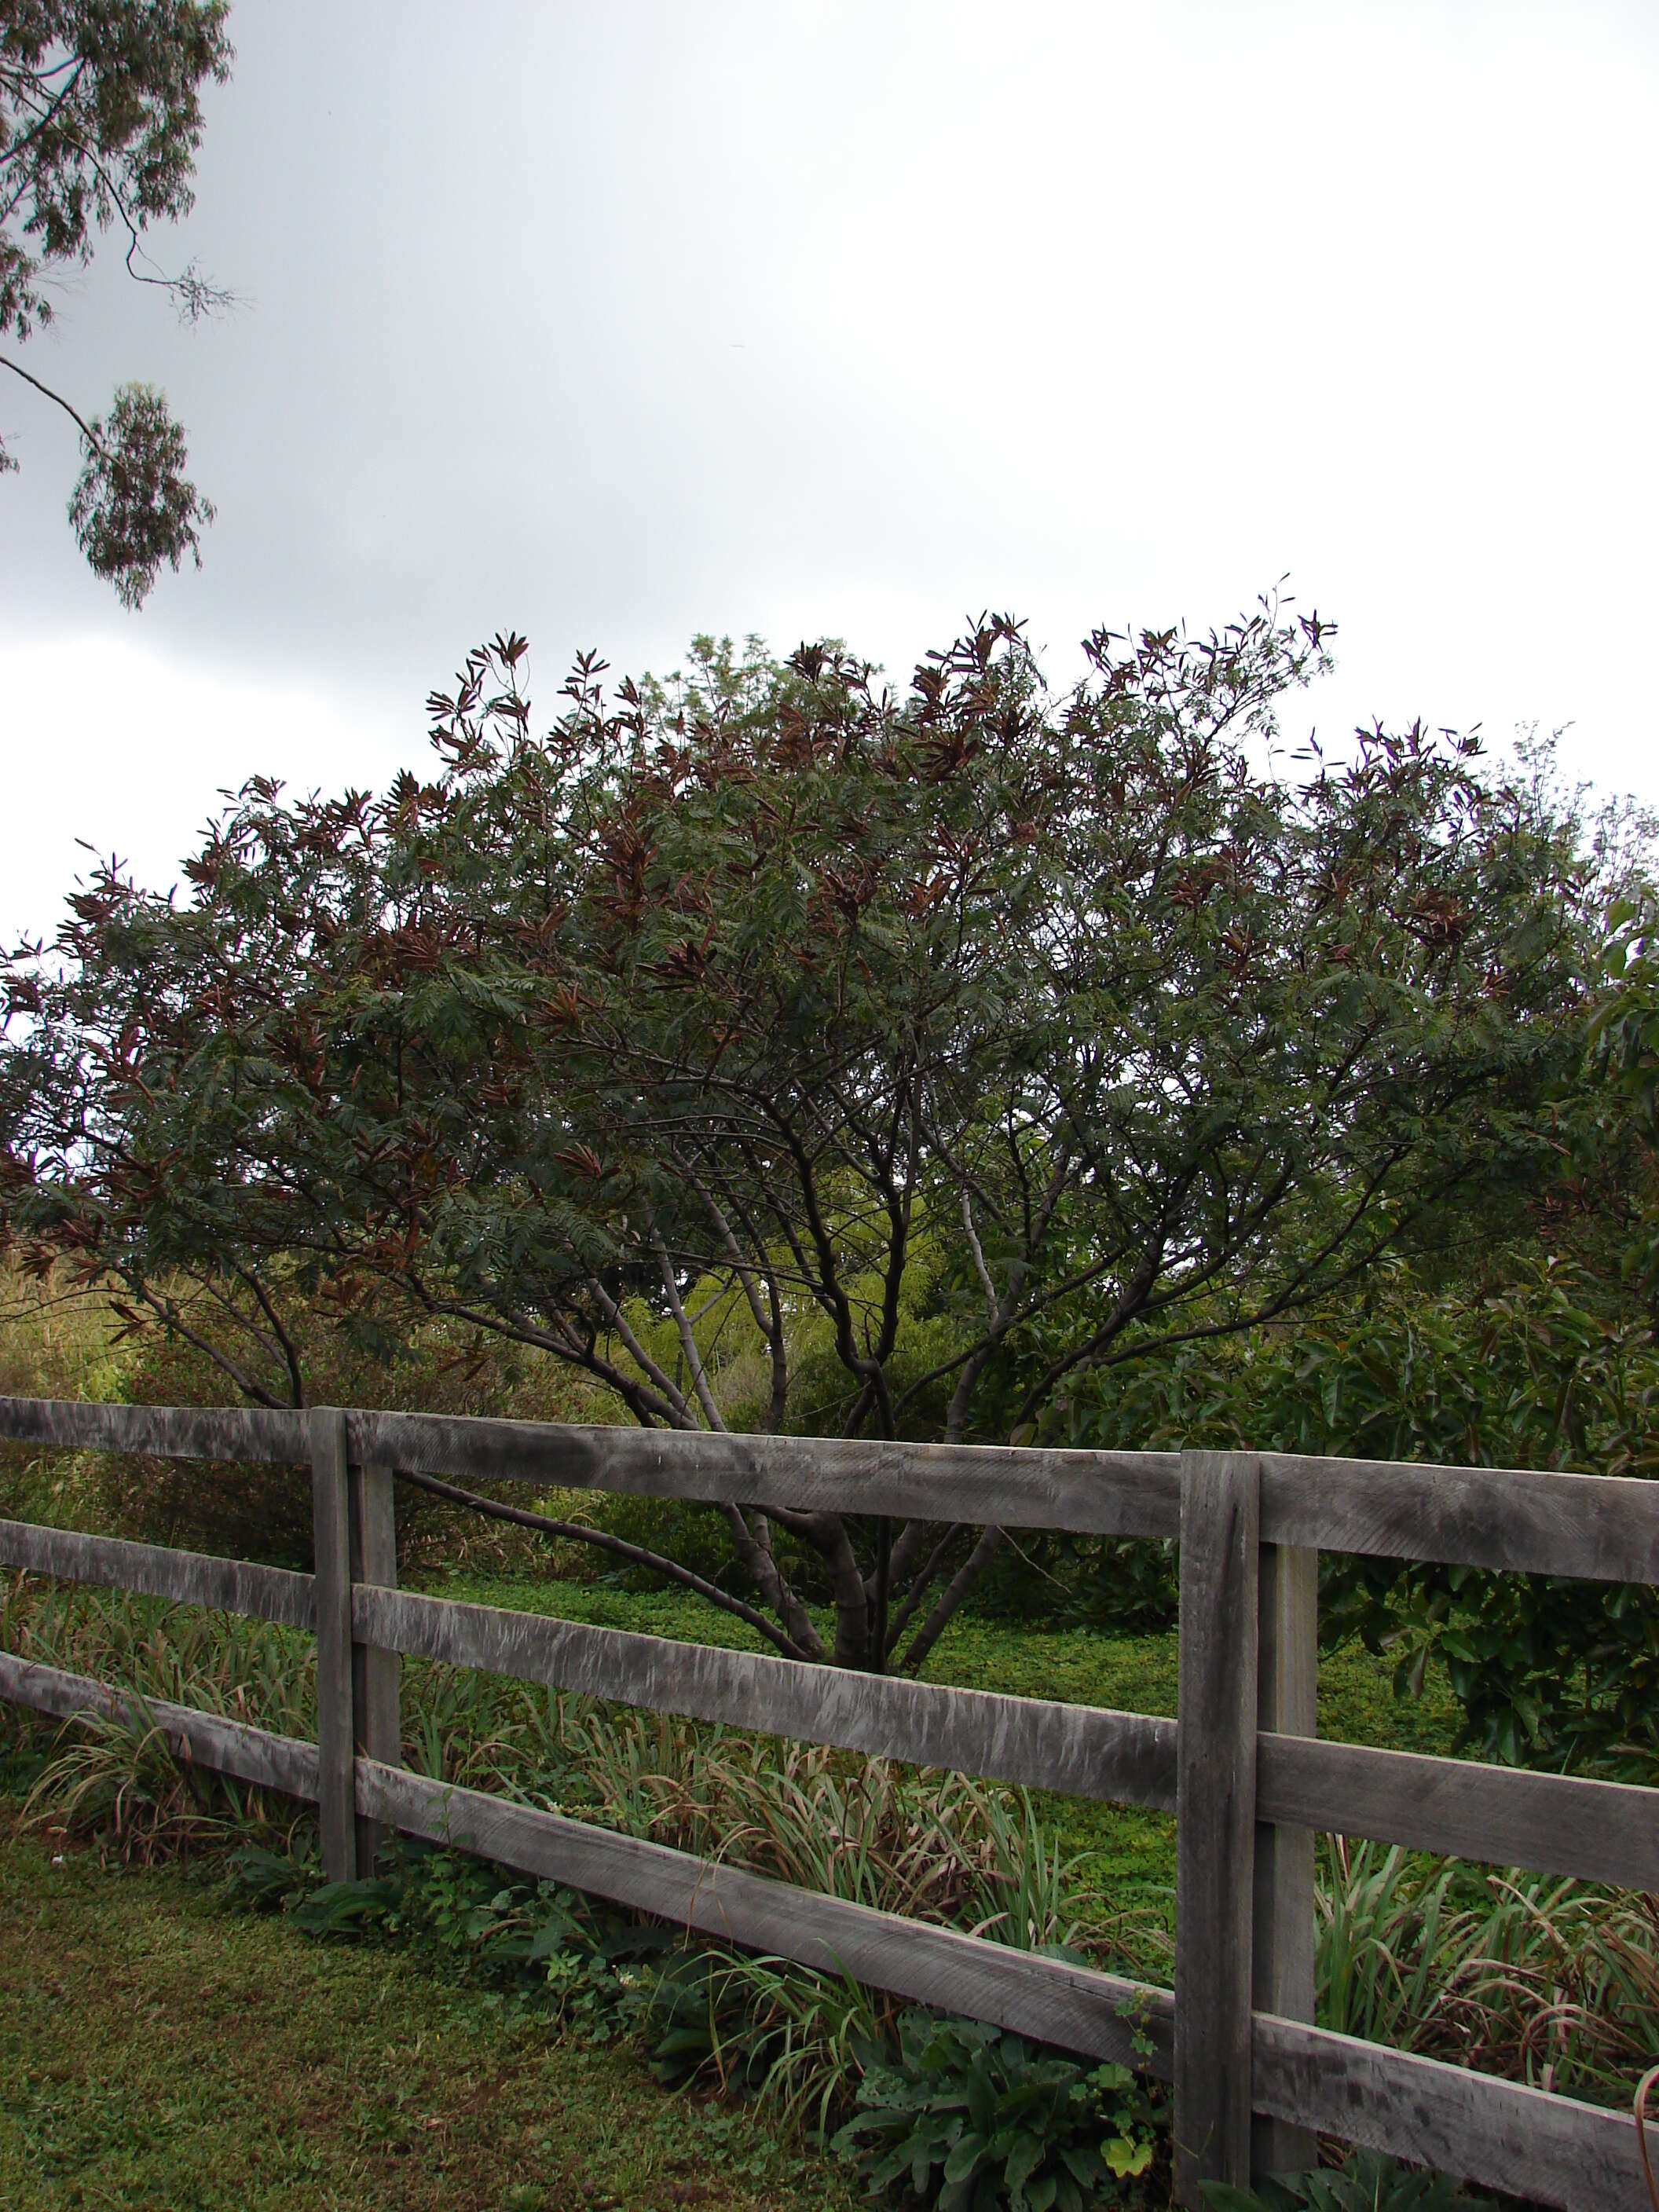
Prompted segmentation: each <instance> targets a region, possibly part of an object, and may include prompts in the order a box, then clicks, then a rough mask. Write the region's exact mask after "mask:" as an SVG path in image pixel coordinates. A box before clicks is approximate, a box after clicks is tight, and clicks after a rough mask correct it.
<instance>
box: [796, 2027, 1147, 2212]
mask: <svg viewBox="0 0 1659 2212" xmlns="http://www.w3.org/2000/svg"><path fill="white" fill-rule="evenodd" d="M858 2106H859V2109H858V2111H857V2112H856V2113H855V2114H854V2117H853V2118H851V2119H850V2120H848V2122H847V2124H846V2125H845V2126H844V2127H842V2130H840V2132H839V2133H838V2134H837V2135H836V2138H835V2142H834V2148H836V2150H838V2151H840V2152H842V2153H844V2154H847V2155H848V2156H850V2157H853V2158H855V2159H856V2160H858V2162H859V2165H860V2168H861V2169H862V2171H863V2172H864V2173H865V2175H866V2178H867V2180H868V2183H869V2188H870V2193H871V2195H872V2196H879V2195H882V2194H884V2192H886V2191H889V2190H890V2189H892V2188H894V2187H895V2186H904V2187H908V2190H909V2191H910V2193H911V2195H912V2196H913V2197H915V2198H917V2199H919V2200H920V2201H921V2203H923V2204H927V2205H936V2206H937V2207H938V2208H939V2212H1000V2208H1002V2207H1003V2206H1006V2207H1008V2208H1009V2212H1089V2208H1092V2207H1095V2206H1098V2205H1109V2204H1132V2203H1152V2201H1154V2200H1153V2199H1152V2197H1151V2196H1150V2195H1149V2194H1148V2193H1147V2187H1146V2184H1147V2177H1148V2176H1149V2174H1150V2172H1151V2169H1152V2165H1153V2162H1154V2159H1155V2156H1156V2130H1157V2122H1156V2116H1155V2113H1154V2109H1153V2106H1152V2102H1151V2099H1150V2095H1149V2093H1148V2091H1147V2089H1146V2087H1145V2086H1144V2085H1143V2084H1142V2083H1141V2082H1140V2081H1139V2080H1138V2079H1137V2077H1136V2076H1135V2075H1133V2074H1132V2073H1131V2072H1130V2071H1129V2069H1128V2068H1127V2067H1125V2066H1097V2067H1096V2068H1095V2069H1093V2070H1092V2072H1089V2073H1085V2071H1084V2069H1083V2068H1082V2067H1081V2066H1079V2065H1078V2064H1077V2063H1075V2062H1074V2061H1073V2060H1072V2059H1069V2058H1062V2057H1058V2056H1056V2055H1055V2054H1054V2052H1052V2051H1044V2050H1042V2048H1041V2047H1039V2046H1037V2045H1032V2044H1029V2043H1027V2042H1026V2041H1024V2039H1023V2038H1022V2037H1019V2036H1018V2035H1009V2034H1006V2033H1004V2032H1003V2031H1002V2030H1001V2029H1000V2028H995V2027H987V2025H985V2024H984V2023H983V2022H982V2021H959V2020H938V2019H935V2018H933V2016H932V2015H929V2014H927V2013H922V2012H911V2013H907V2014H906V2015H904V2017H903V2019H902V2020H901V2021H900V2022H899V2051H898V2057H897V2061H896V2063H890V2064H885V2065H882V2064H876V2065H872V2067H871V2068H870V2069H869V2070H868V2072H866V2075H865V2076H864V2079H863V2080H862V2081H860V2084H859V2090H858Z"/></svg>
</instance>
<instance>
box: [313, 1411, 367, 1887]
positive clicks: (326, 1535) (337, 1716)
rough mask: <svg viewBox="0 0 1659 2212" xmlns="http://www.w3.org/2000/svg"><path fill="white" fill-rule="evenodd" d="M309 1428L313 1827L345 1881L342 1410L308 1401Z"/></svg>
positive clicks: (347, 1655)
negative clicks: (313, 1630)
mask: <svg viewBox="0 0 1659 2212" xmlns="http://www.w3.org/2000/svg"><path fill="white" fill-rule="evenodd" d="M309 1425H310V1432H311V1507H312V1512H311V1525H312V1534H313V1542H314V1546H315V1550H316V1560H315V1569H316V1571H315V1577H314V1594H315V1597H316V1602H317V1773H318V1828H319V1836H320V1841H321V1844H322V1850H323V1871H324V1873H325V1875H327V1876H328V1879H329V1880H330V1881H353V1880H354V1879H355V1878H356V1871H357V1822H356V1810H355V1808H354V1805H353V1802H352V1780H351V1765H352V1759H353V1758H354V1756H355V1749H356V1747H355V1745H354V1742H353V1721H352V1710H351V1521H350V1506H349V1498H348V1496H347V1491H346V1427H345V1416H344V1415H343V1413H339V1412H337V1410H336V1409H335V1408H334V1407H331V1406H314V1407H313V1408H312V1410H311V1413H310V1416H309Z"/></svg>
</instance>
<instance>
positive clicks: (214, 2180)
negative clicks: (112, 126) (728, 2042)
mask: <svg viewBox="0 0 1659 2212" xmlns="http://www.w3.org/2000/svg"><path fill="white" fill-rule="evenodd" d="M0 1993H3V1995H0V2204H3V2205H5V2206H6V2207H7V2208H8V2212H58V2208H60V2207H70V2206H76V2207H80V2206H86V2207H100V2208H101V2207H123V2208H125V2207H132V2208H135V2209H136V2208H143V2212H277V2208H279V2207H280V2208H282V2212H310V2208H313V2207H314V2208H318V2212H322V2208H329V2209H330V2212H332V2209H333V2208H339V2212H381V2209H382V2208H385V2212H393V2208H397V2212H405V2208H407V2212H426V2208H434V2212H436V2208H440V2207H442V2208H445V2212H449V2208H453V2212H471V2208H473V2207H477V2208H480V2212H483V2208H485V2207H488V2208H489V2212H600V2208H605V2212H669V2208H671V2207H676V2206H681V2205H699V2206H702V2207H704V2208H706V2212H758V2208H760V2207H762V2206H766V2207H775V2208H779V2212H830V2208H835V2209H836V2212H839V2208H842V2207H850V2206H851V2204H852V2203H853V2202H854V2197H853V2194H852V2191H851V2190H850V2187H848V2185H846V2183H845V2182H844V2180H843V2179H842V2176H841V2175H840V2174H838V2172H836V2168H835V2166H834V2165H833V2164H832V2163H831V2162H830V2161H829V2160H827V2159H823V2158H820V2157H816V2156H803V2155H801V2154H799V2153H798V2152H797V2151H794V2150H793V2149H791V2148H788V2147H781V2146H780V2145H779V2144H778V2143H777V2142H775V2139H774V2131H773V2130H771V2129H770V2128H769V2125H768V2121H767V2116H766V2115H764V2114H752V2113H750V2112H746V2111H743V2110H738V2109H733V2108H731V2107H722V2106H702V2105H699V2104H697V2103H696V2102H694V2101H693V2100H690V2098H687V2097H684V2096H671V2095H670V2094H669V2093H667V2092H666V2091H665V2090H663V2089H661V2088H659V2087H658V2086H657V2084H656V2083H655V2082H654V2081H653V2079H652V2078H651V2076H650V2075H649V2074H648V2073H647V2070H646V2069H645V2067H644V2065H643V2063H641V2059H640V2058H639V2057H638V2056H637V2055H636V2054H635V2052H633V2051H629V2050H627V2049H617V2048H612V2049H596V2048H593V2047H592V2046H591V2045H585V2044H582V2043H580V2042H579V2041H576V2040H574V2039H571V2038H568V2037H564V2038H559V2037H556V2036H552V2035H550V2033H549V2031H548V2030H547V2028H546V2027H540V2026H533V2025H531V2024H528V2023H526V2022H519V2023H515V2022H514V2021H513V2020H512V2019H511V2018H510V2017H509V2016H508V2015H507V2014H505V2013H504V2011H503V2010H502V2008H501V2005H500V2003H499V2002H494V2003H492V2002H491V2000H490V1996H489V1992H488V1991H486V1990H481V1989H479V1988H478V1987H477V1986H476V1985H475V1984H468V1983H467V1982H465V1980H463V1979H461V1978H459V1977H457V1976H455V1975H454V1974H453V1973H452V1972H449V1971H447V1969H446V1967H445V1966H444V1965H443V1964H442V1963H441V1961H438V1960H434V1959H432V1958H430V1957H428V1956H426V1955H424V1954H417V1953H412V1952H410V1951H406V1950H400V1949H394V1948H358V1947H353V1948H343V1947H338V1946H334V1945H330V1944H325V1943H321V1942H317V1941H315V1940H313V1939H312V1938H309V1937H307V1936H303V1935H301V1934H300V1933H299V1932H298V1930H297V1929H295V1928H293V1927H292V1926H290V1925H289V1924H288V1923H285V1922H283V1920H281V1919H280V1918H274V1917H272V1918H256V1917H252V1916H251V1915H249V1914H248V1913H246V1911H234V1910H231V1909H229V1908H228V1907H226V1906H225V1905H222V1903H220V1902H219V1901H218V1899H217V1898H216V1894H215V1886H214V1884H213V1883H212V1882H211V1881H209V1880H206V1879H204V1878H203V1877H202V1876H200V1875H194V1876H192V1875H185V1874H182V1873H180V1872H179V1871H178V1870H177V1869H161V1870H156V1871H151V1872H142V1871H135V1870H133V1869H119V1870H118V1869H114V1868H110V1867H106V1866H105V1865H103V1864H102V1863H100V1858H99V1857H98V1855H97V1853H95V1852H92V1851H87V1850H73V1849H70V1850H64V1851H63V1852H62V1856H61V1861H60V1860H59V1859H58V1858H57V1857H54V1846H53V1844H52V1842H51V1839H50V1838H47V1839H46V1840H44V1841H43V1840H42V1838H40V1836H38V1835H25V1834H24V1833H22V1832H21V1830H20V1827H19V1825H18V1821H17V1818H16V1810H15V1803H14V1804H13V1805H12V1806H10V1807H8V1806H7V1805H6V1804H5V1802H4V1801H0Z"/></svg>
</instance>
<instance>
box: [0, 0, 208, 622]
mask: <svg viewBox="0 0 1659 2212" xmlns="http://www.w3.org/2000/svg"><path fill="white" fill-rule="evenodd" d="M228 13H229V6H228V0H0V342H3V341H4V340H6V339H10V340H11V341H13V343H15V344H17V345H19V346H21V344H22V343H24V342H25V341H27V339H28V338H29V337H31V336H33V334H34V333H35V332H37V331H40V330H42V329H44V328H45V327H46V325H47V324H49V323H50V322H51V321H52V319H53V306H52V289H53V283H54V278H55V276H57V274H58V272H59V271H60V270H64V268H66V267H74V266H81V267H84V266H86V265H87V264H88V263H90V261H91V260H92V258H93V254H94V249H95V247H96V246H97V243H98V240H99V238H100V235H101V234H103V233H104V232H106V231H107V230H110V229H112V228H115V229H118V230H121V231H125V234H126V236H127V241H128V243H127V249H126V266H127V270H128V272H129V274H130V275H131V276H134V277H136V278H137V281H138V282H139V283H143V284H151V285H155V286H157V287H158V288H159V289H161V290H163V291H164V292H166V293H167V295H169V296H170V298H171V299H172V300H173V302H174V304H175V305H176V307H178V309H179V313H181V314H182V315H184V316H185V318H186V319H191V320H193V319H196V318H197V317H199V316H200V315H202V314H204V313H208V312H210V311H211V310H212V309H213V308H215V307H218V306H221V305H222V304H224V302H225V301H226V299H227V297H228V295H226V294H225V293H223V292H222V291H221V290H220V289H218V288H217V287H216V286H215V285H213V284H211V283H209V282H208V281H207V280H206V279H205V278H204V276H202V275H201V273H200V271H199V270H197V269H196V268H194V267H193V266H192V267H188V268H186V269H185V270H183V271H181V272H180V273H179V274H178V275H175V276H167V275H164V274H161V273H158V272H156V271H155V270H153V269H152V268H151V267H150V266H149V265H148V257H147V256H146V254H145V252H144V236H145V234H146V232H147V231H148V230H149V228H150V226H151V225H152V224H153V223H156V222H176V221H178V220H179V217H180V216H184V215H186V214H187V213H188V212H189V210H190V208H191V205H192V204H193V200H194V193H193V191H192V189H191V179H192V177H193V175H194V172H195V162H196V154H197V148H198V147H199V146H200V144H201V139H202V130H203V119H202V107H201V94H202V88H203V86H204V84H205V83H206V82H210V81H211V82H217V83H223V82H225V81H226V79H227V78H228V76H229V74H230V64H231V59H232V49H231V46H230V41H229V39H228V35H227V33H226V29H225V21H226V17H227V15H228ZM0 367H4V368H8V369H9V370H10V371H11V372H12V374H14V375H15V376H16V377H18V378H20V379H21V380H22V381H23V382H24V383H25V384H27V385H29V386H32V387H33V389H34V390H35V391H36V392H40V394H41V395H42V396H43V397H44V398H47V399H49V400H51V401H52V403H53V404H54V405H56V406H58V407H60V408H61V409H62V410H64V413H65V414H67V415H68V416H70V419H71V420H72V421H73V422H74V423H75V425H76V428H77V429H78V431H79V432H80V435H81V444H82V469H81V473H80V476H79V477H78V478H77V480H76V486H75V489H74V492H73V493H72V495H71V496H70V510H69V512H70V526H71V527H72V528H73V529H74V532H75V534H76V541H77V543H78V544H79V545H80V547H81V550H82V552H83V553H84V554H85V555H86V556H87V560H88V564H89V565H90V567H91V568H92V569H93V571H94V574H96V575H99V576H102V577H104V578H106V579H107V580H108V581H110V582H111V583H112V584H113V585H114V586H115V589H116V592H117V593H118V596H119V597H120V598H121V599H122V600H123V601H124V602H125V604H126V605H129V606H132V607H137V606H139V605H142V604H143V600H144V599H146V598H147V597H148V596H149V592H150V589H151V587H152V586H153V585H154V584H155V580H156V577H157V575H158V574H160V571H161V564H162V562H164V561H165V562H168V563H170V564H171V566H172V567H173V568H175V569H176V568H179V565H180V563H181V562H182V561H183V559H184V557H185V555H186V554H187V553H188V554H190V555H191V556H192V557H193V558H194V559H195V560H196V562H197V565H198V566H199V565H200V559H201V556H200V550H199V539H200V533H201V531H202V530H203V529H204V527H205V526H207V525H208V524H209V523H210V522H211V520H213V507H212V505H211V503H210V501H208V500H207V499H205V498H204V496H203V495H202V494H201V493H200V492H199V491H197V489H196V486H195V485H194V484H193V483H191V481H190V480H189V478H188V477H186V475H185V468H186V465H187V463H188V454H187V453H186V449H185V436H184V432H183V431H182V429H181V428H179V424H178V423H177V422H174V421H173V418H172V416H170V415H169V413H168V411H167V403H166V400H165V398H163V396H162V395H161V392H157V391H156V390H155V389H154V387H153V386H149V385H143V384H125V385H123V386H120V387H119V388H118V390H117V392H115V395H114V397H113V399H112V403H111V404H110V407H109V409H108V410H107V412H106V413H105V414H104V415H102V416H92V417H90V418H88V416H86V415H83V414H82V412H81V411H80V410H79V409H77V408H76V406H75V405H74V404H72V403H71V402H70V400H68V399H67V398H64V395H63V394H62V393H61V392H58V391H56V390H55V389H54V388H53V387H52V385H50V384H48V383H46V382H44V381H43V380H41V379H40V377H38V376H35V375H33V374H32V373H31V372H30V371H29V370H28V369H27V368H24V366H23V365H22V363H21V362H20V361H18V360H16V359H15V358H13V357H12V356H10V355H9V354H7V353H0ZM16 465H17V463H16V460H15V457H14V456H13V455H11V454H10V453H8V452H7V450H6V447H5V442H4V441H3V439H0V474H4V473H5V472H6V471H8V470H12V469H15V467H16Z"/></svg>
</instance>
